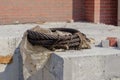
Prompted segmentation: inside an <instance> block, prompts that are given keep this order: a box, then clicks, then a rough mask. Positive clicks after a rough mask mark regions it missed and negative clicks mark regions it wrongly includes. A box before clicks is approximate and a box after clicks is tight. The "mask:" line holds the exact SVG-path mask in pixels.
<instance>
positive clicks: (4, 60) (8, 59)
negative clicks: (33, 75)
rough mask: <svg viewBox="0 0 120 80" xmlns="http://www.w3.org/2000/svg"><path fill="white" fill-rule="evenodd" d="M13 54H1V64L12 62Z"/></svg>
mask: <svg viewBox="0 0 120 80" xmlns="http://www.w3.org/2000/svg"><path fill="white" fill-rule="evenodd" d="M12 57H13V56H12V55H7V56H0V64H9V63H11V62H12Z"/></svg>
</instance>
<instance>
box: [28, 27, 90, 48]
mask: <svg viewBox="0 0 120 80" xmlns="http://www.w3.org/2000/svg"><path fill="white" fill-rule="evenodd" d="M50 30H51V31H52V32H55V31H64V32H68V33H71V34H72V35H56V34H48V33H42V32H36V31H32V30H28V31H27V39H28V41H29V42H30V43H31V44H32V45H41V46H43V47H46V48H48V49H51V50H53V49H82V48H83V47H82V43H83V40H86V36H85V35H84V34H83V33H81V32H79V31H78V30H75V29H71V28H50ZM87 45H88V44H87ZM88 46H89V45H88ZM84 48H89V47H84Z"/></svg>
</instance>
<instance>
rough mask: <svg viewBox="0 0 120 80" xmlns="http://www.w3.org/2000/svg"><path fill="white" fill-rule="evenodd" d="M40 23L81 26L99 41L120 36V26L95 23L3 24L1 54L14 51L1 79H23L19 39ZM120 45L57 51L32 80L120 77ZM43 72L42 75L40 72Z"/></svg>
mask: <svg viewBox="0 0 120 80" xmlns="http://www.w3.org/2000/svg"><path fill="white" fill-rule="evenodd" d="M36 25H40V26H41V27H44V28H50V27H69V28H75V29H78V30H80V31H81V32H83V33H85V34H86V35H87V36H88V37H92V38H94V39H95V40H96V44H95V45H99V44H100V42H101V40H105V39H106V37H117V38H119V37H120V27H115V26H112V25H104V24H91V23H79V22H78V23H71V24H70V23H45V24H19V25H0V45H1V46H0V55H7V54H13V55H14V57H13V62H12V63H11V64H8V65H5V64H0V79H1V80H22V78H21V77H22V69H21V65H20V62H21V60H20V54H19V53H20V52H19V48H18V46H19V43H20V41H21V39H22V36H23V33H24V32H25V31H26V30H27V29H30V28H32V27H34V26H36ZM119 54H120V49H119V48H101V47H95V46H94V45H93V46H92V49H89V50H80V51H74V50H73V51H66V52H56V53H55V54H52V56H51V58H50V60H49V61H48V63H47V64H46V65H45V67H44V68H43V69H42V70H39V71H38V73H36V75H33V76H32V78H31V80H119V78H120V68H119V67H120V64H119V61H120V55H119ZM38 74H39V75H38Z"/></svg>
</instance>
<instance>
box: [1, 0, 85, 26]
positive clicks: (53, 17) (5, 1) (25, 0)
mask: <svg viewBox="0 0 120 80" xmlns="http://www.w3.org/2000/svg"><path fill="white" fill-rule="evenodd" d="M71 19H74V20H75V21H82V20H84V0H0V24H10V23H16V22H20V23H26V22H41V21H67V20H71Z"/></svg>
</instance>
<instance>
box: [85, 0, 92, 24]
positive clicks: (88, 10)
mask: <svg viewBox="0 0 120 80" xmlns="http://www.w3.org/2000/svg"><path fill="white" fill-rule="evenodd" d="M85 20H86V21H88V22H94V0H85Z"/></svg>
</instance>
